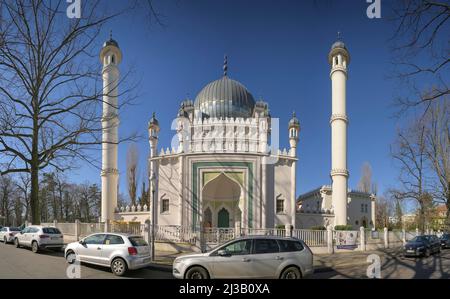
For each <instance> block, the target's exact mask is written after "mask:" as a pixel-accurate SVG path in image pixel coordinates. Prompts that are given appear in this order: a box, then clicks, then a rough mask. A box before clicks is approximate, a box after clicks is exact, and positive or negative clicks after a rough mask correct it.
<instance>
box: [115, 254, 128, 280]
mask: <svg viewBox="0 0 450 299" xmlns="http://www.w3.org/2000/svg"><path fill="white" fill-rule="evenodd" d="M111 271H112V272H113V273H114V275H117V276H123V275H125V273H126V272H127V263H126V262H125V261H124V260H123V259H121V258H116V259H114V260H113V261H112V263H111Z"/></svg>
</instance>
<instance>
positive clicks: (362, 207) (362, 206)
mask: <svg viewBox="0 0 450 299" xmlns="http://www.w3.org/2000/svg"><path fill="white" fill-rule="evenodd" d="M361 213H364V204H363V203H362V204H361Z"/></svg>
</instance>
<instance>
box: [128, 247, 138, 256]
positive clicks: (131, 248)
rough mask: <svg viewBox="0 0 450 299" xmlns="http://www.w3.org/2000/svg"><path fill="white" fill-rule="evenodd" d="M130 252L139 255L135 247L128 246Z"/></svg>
mask: <svg viewBox="0 0 450 299" xmlns="http://www.w3.org/2000/svg"><path fill="white" fill-rule="evenodd" d="M128 253H129V254H130V255H137V253H138V252H137V249H136V248H135V247H128Z"/></svg>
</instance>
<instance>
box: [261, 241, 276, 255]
mask: <svg viewBox="0 0 450 299" xmlns="http://www.w3.org/2000/svg"><path fill="white" fill-rule="evenodd" d="M275 252H280V248H279V247H278V243H277V241H276V240H272V239H255V254H263V253H275Z"/></svg>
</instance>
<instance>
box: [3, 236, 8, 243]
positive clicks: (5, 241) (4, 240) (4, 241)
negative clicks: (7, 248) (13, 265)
mask: <svg viewBox="0 0 450 299" xmlns="http://www.w3.org/2000/svg"><path fill="white" fill-rule="evenodd" d="M3 243H5V245H6V244H8V240H6V237H4V238H3Z"/></svg>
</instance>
